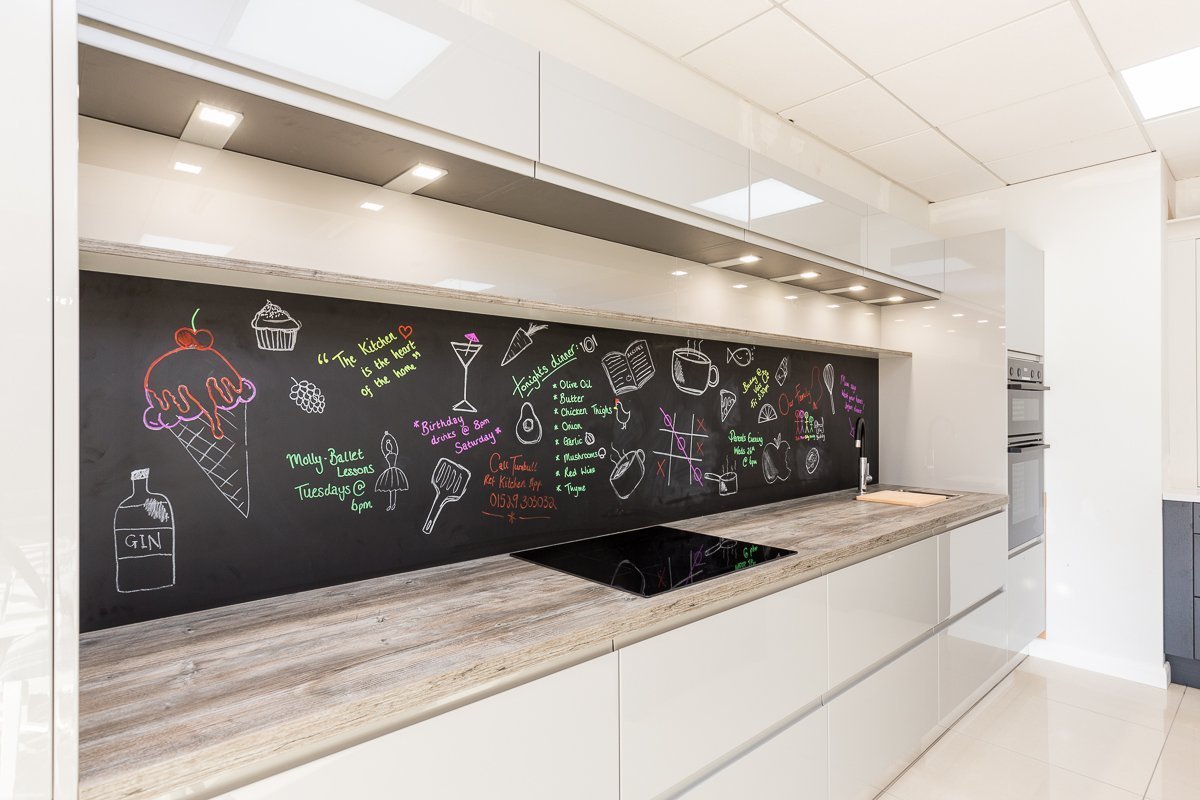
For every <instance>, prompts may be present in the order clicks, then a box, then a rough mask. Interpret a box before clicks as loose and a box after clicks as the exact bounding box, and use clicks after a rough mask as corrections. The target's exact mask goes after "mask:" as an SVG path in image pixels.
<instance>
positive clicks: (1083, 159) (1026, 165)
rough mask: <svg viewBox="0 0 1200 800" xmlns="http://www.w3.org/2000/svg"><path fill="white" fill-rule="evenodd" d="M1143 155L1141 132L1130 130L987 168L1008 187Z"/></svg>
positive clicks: (1011, 157) (1109, 133)
mask: <svg viewBox="0 0 1200 800" xmlns="http://www.w3.org/2000/svg"><path fill="white" fill-rule="evenodd" d="M1146 152H1149V148H1148V147H1146V140H1145V139H1143V138H1142V134H1141V131H1139V130H1138V129H1137V127H1136V126H1130V127H1128V128H1121V129H1120V130H1115V131H1109V132H1108V133H1102V134H1100V135H1099V136H1091V137H1089V138H1087V139H1080V140H1078V141H1075V142H1068V143H1067V144H1059V145H1055V146H1053V147H1047V148H1044V149H1042V150H1033V151H1031V152H1028V153H1021V154H1020V155H1016V156H1009V157H1008V158H1002V159H999V160H997V161H989V162H987V167H988V169H990V170H992V172H995V173H996V174H997V175H999V176H1000V177H1001V178H1003V179H1004V180H1006V181H1008V182H1009V183H1019V182H1021V181H1028V180H1032V179H1034V178H1043V177H1045V176H1047V175H1056V174H1058V173H1060V172H1069V171H1071V170H1073V169H1081V168H1082V167H1090V166H1092V165H1093V164H1103V163H1104V162H1106V161H1116V160H1117V159H1119V158H1127V157H1129V156H1136V155H1138V154H1140V153H1146Z"/></svg>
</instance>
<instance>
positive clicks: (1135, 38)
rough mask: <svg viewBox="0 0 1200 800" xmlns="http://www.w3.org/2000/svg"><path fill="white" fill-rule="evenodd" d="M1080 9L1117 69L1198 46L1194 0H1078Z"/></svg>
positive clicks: (1199, 5) (1199, 9)
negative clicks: (1134, 0) (1133, 0)
mask: <svg viewBox="0 0 1200 800" xmlns="http://www.w3.org/2000/svg"><path fill="white" fill-rule="evenodd" d="M1080 6H1082V8H1083V13H1084V15H1085V16H1087V18H1088V22H1090V23H1091V24H1092V30H1094V31H1095V32H1096V38H1097V39H1099V40H1100V46H1101V47H1103V48H1104V53H1105V55H1107V56H1108V60H1109V61H1111V62H1112V65H1113V66H1114V67H1116V68H1117V69H1125V68H1127V67H1136V66H1137V65H1138V64H1145V63H1146V62H1147V61H1153V60H1154V59H1156V58H1162V57H1163V56H1169V55H1172V54H1174V53H1178V52H1181V51H1183V50H1190V49H1191V48H1193V47H1200V2H1197V0H1137V2H1131V0H1080Z"/></svg>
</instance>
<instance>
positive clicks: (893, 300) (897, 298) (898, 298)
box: [888, 294, 904, 303]
mask: <svg viewBox="0 0 1200 800" xmlns="http://www.w3.org/2000/svg"><path fill="white" fill-rule="evenodd" d="M903 299H904V298H903V297H901V296H900V295H898V294H894V295H892V296H891V297H889V298H888V302H889V303H899V302H900V301H901V300H903Z"/></svg>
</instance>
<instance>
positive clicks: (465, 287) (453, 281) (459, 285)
mask: <svg viewBox="0 0 1200 800" xmlns="http://www.w3.org/2000/svg"><path fill="white" fill-rule="evenodd" d="M434 286H436V287H438V288H439V289H457V290H459V291H460V292H482V291H483V290H484V289H492V288H494V287H495V286H496V284H494V283H480V282H479V281H467V280H463V279H462V278H443V279H442V280H440V281H438V282H437V283H435V284H434Z"/></svg>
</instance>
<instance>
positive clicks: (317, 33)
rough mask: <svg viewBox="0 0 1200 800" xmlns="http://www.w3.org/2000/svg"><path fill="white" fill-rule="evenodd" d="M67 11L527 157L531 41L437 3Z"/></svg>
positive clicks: (396, 0) (112, 2) (533, 147)
mask: <svg viewBox="0 0 1200 800" xmlns="http://www.w3.org/2000/svg"><path fill="white" fill-rule="evenodd" d="M79 13H80V15H81V16H84V17H88V18H90V19H95V20H99V21H101V22H106V23H109V24H111V25H114V26H116V27H118V28H124V29H126V30H130V31H134V32H136V33H140V34H143V35H145V36H148V37H150V38H152V39H158V40H160V41H163V42H168V43H170V44H173V45H178V46H180V47H183V48H186V49H188V50H192V51H195V52H199V53H203V54H205V55H208V56H211V57H213V58H216V59H218V60H220V61H225V62H228V63H230V64H236V65H239V66H241V67H246V68H249V69H252V70H256V71H258V72H262V73H264V74H266V75H271V76H274V77H276V78H282V79H283V80H286V81H289V82H291V83H294V84H297V85H299V86H305V87H308V88H311V89H315V90H317V91H319V92H324V93H326V94H329V95H332V96H334V97H341V98H344V99H346V100H350V101H352V102H355V103H358V104H360V105H363V106H367V107H369V108H374V109H377V110H379V111H383V112H385V113H387V114H391V115H393V116H395V117H399V118H401V119H405V120H411V121H412V122H416V123H419V124H420V125H424V126H428V127H430V128H433V129H435V130H438V131H445V132H446V133H450V134H453V135H455V136H461V137H463V138H465V139H469V140H471V141H474V142H479V143H481V144H485V145H489V146H491V147H494V148H496V149H498V150H503V151H505V152H508V153H513V154H515V155H518V156H523V157H525V158H528V159H530V160H534V159H536V158H537V116H538V77H537V76H538V52H537V50H536V49H535V48H533V47H531V46H529V45H527V44H525V43H524V42H520V41H518V40H517V39H514V38H512V37H510V36H507V35H505V34H503V33H501V32H499V31H497V30H496V29H495V28H492V27H491V26H489V25H485V24H484V23H482V22H480V21H479V20H476V19H474V18H472V17H470V16H468V15H466V14H463V13H460V12H458V11H456V10H454V9H452V8H450V7H449V6H446V5H443V4H442V3H430V2H423V1H422V0H373V1H372V2H370V3H363V2H358V1H357V0H322V2H308V3H296V2H294V0H242V2H231V0H214V1H213V2H206V3H194V2H193V3H154V2H145V0H81V1H80V3H79Z"/></svg>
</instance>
